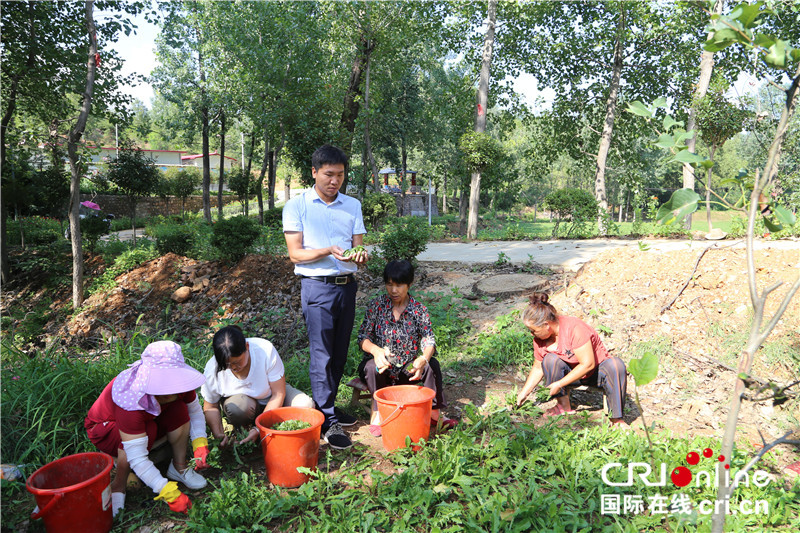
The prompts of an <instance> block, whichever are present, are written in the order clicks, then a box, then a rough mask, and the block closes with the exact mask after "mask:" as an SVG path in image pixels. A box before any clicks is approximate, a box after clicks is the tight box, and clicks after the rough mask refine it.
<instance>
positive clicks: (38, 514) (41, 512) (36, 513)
mask: <svg viewBox="0 0 800 533" xmlns="http://www.w3.org/2000/svg"><path fill="white" fill-rule="evenodd" d="M63 497H64V493H63V492H56V493H54V494H53V497H52V498H50V501H49V502H47V505H45V506H44V509H39V510H38V511H37V510H35V509H34V511H33V512H32V513H31V520H38V519H39V518H41V517H43V516H44V515H46V514H47V513H48V512H50V510H51V509H52V508H53V506H54V505H55V504H56V503H57V502H58V501H59V500H61V498H63Z"/></svg>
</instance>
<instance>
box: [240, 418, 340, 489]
mask: <svg viewBox="0 0 800 533" xmlns="http://www.w3.org/2000/svg"><path fill="white" fill-rule="evenodd" d="M284 420H302V421H303V422H308V423H309V424H311V427H310V428H306V429H297V430H295V431H277V430H274V429H270V426H273V425H275V424H279V423H281V422H283V421H284ZM323 422H325V415H323V414H322V413H320V412H319V411H317V410H316V409H309V408H307V407H278V408H277V409H270V410H269V411H264V412H263V413H261V414H260V415H258V416H257V417H256V427H257V428H258V431H259V433H260V434H261V451H262V452H263V453H264V465H266V467H267V477H268V478H269V482H270V483H272V484H273V485H278V486H281V487H287V488H293V487H299V486H300V485H302V484H303V483H305V482H306V481H308V475H306V474H302V473H300V472H298V471H297V468H298V467H300V466H305V467H306V468H310V469H311V470H316V469H317V462H318V460H319V436H320V429H321V428H322V423H323Z"/></svg>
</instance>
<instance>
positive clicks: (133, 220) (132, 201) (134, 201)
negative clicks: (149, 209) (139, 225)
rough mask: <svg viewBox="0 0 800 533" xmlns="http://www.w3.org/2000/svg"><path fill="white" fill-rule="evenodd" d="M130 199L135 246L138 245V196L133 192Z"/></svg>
mask: <svg viewBox="0 0 800 533" xmlns="http://www.w3.org/2000/svg"><path fill="white" fill-rule="evenodd" d="M128 201H129V202H130V204H131V230H132V231H133V246H134V247H135V246H136V196H134V195H133V194H131V196H130V198H129V199H128Z"/></svg>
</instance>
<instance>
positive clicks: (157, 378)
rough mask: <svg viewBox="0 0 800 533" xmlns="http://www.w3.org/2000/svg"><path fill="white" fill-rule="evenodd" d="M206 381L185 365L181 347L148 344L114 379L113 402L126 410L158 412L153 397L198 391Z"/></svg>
mask: <svg viewBox="0 0 800 533" xmlns="http://www.w3.org/2000/svg"><path fill="white" fill-rule="evenodd" d="M205 381H206V378H205V376H203V374H202V373H201V372H198V371H197V370H195V369H194V368H192V367H191V366H189V365H187V364H186V362H185V361H184V359H183V352H182V351H181V347H180V346H179V345H178V344H176V343H174V342H172V341H157V342H153V343H151V344H148V345H147V348H145V349H144V352H142V357H141V359H139V360H138V361H136V362H135V363H133V364H131V365H130V367H129V368H127V369H126V370H123V371H122V372H121V373H120V374H119V375H118V376H117V377H116V379H115V380H114V386H113V388H112V397H113V399H114V402H115V403H116V404H117V405H119V406H120V407H122V408H123V409H126V410H129V411H131V410H138V409H144V410H145V411H147V412H151V413H153V414H158V412H160V411H161V409H160V407H159V406H158V403H157V402H156V401H155V399H154V398H152V396H156V395H168V394H181V393H183V392H189V391H193V390H195V389H197V388H198V387H199V386H200V385H202V384H203V383H205Z"/></svg>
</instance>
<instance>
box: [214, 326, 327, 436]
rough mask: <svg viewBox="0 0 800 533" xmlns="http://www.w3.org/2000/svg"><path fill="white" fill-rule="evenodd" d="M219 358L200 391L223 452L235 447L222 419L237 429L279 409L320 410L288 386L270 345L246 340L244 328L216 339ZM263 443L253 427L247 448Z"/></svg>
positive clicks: (227, 329)
mask: <svg viewBox="0 0 800 533" xmlns="http://www.w3.org/2000/svg"><path fill="white" fill-rule="evenodd" d="M213 347H214V357H212V358H211V359H209V360H208V363H206V367H205V370H204V372H203V374H204V375H205V378H206V382H205V383H204V384H203V386H202V387H201V388H200V394H201V395H202V396H203V413H204V415H205V418H206V423H207V424H208V427H209V428H211V432H212V434H213V435H214V437H215V438H217V439H220V440H221V442H220V446H221V447H225V446H227V445H229V444H231V443H232V439H231V438H230V437H229V436H228V435H226V434H225V430H224V429H223V427H222V414H223V413H224V414H225V418H227V419H228V422H230V423H231V424H232V425H233V426H234V427H241V426H251V425H253V424H254V422H255V419H256V417H257V416H258V415H260V414H261V413H262V412H264V411H266V410H268V409H274V408H276V407H283V406H292V407H309V408H313V407H314V401H313V400H312V399H311V398H310V397H309V396H308V395H307V394H304V393H303V392H301V391H299V390H297V389H295V388H294V387H292V386H290V385H287V384H286V378H285V376H284V370H283V361H281V358H280V356H279V355H278V352H277V350H275V347H274V346H272V343H271V342H269V341H268V340H266V339H259V338H255V337H254V338H248V339H246V338H245V336H244V333H242V330H241V328H239V327H238V326H226V327H224V328H222V329H221V330H219V331H217V333H216V334H214V340H213ZM257 439H258V428H256V427H253V428H252V429H251V430H250V432H249V433H248V434H247V437H245V438H244V439H242V440H241V441H239V442H238V444H243V443H245V442H251V441H255V440H257Z"/></svg>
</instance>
